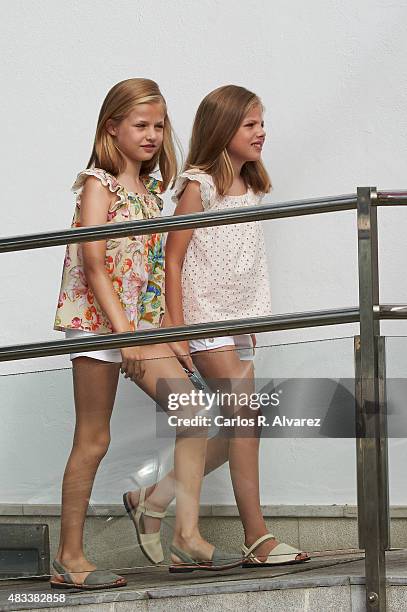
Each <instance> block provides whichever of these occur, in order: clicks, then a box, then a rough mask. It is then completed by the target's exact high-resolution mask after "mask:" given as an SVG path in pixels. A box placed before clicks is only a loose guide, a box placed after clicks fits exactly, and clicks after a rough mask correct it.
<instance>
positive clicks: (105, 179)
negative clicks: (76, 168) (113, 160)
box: [72, 168, 121, 193]
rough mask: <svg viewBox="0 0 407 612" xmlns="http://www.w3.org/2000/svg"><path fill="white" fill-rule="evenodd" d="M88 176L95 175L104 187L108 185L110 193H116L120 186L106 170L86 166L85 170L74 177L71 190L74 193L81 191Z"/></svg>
mask: <svg viewBox="0 0 407 612" xmlns="http://www.w3.org/2000/svg"><path fill="white" fill-rule="evenodd" d="M88 176H95V177H96V178H98V179H99V180H100V181H101V183H102V185H104V187H108V188H109V190H110V191H111V192H112V193H116V191H118V190H119V189H120V188H121V185H120V184H119V183H118V182H117V179H115V177H114V176H112V175H111V174H109V172H106V170H102V168H86V170H82V172H79V174H78V176H77V177H76V181H75V182H74V184H73V185H72V191H74V192H75V193H77V192H80V191H82V188H83V186H84V184H85V181H86V179H87V178H88Z"/></svg>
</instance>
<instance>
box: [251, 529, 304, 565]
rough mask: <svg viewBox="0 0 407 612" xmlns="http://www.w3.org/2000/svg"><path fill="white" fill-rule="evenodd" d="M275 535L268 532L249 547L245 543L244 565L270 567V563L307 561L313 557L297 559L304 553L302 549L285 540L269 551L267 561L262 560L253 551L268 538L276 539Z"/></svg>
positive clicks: (285, 563) (282, 563)
mask: <svg viewBox="0 0 407 612" xmlns="http://www.w3.org/2000/svg"><path fill="white" fill-rule="evenodd" d="M275 539H276V538H275V536H274V535H273V534H272V533H267V534H266V535H264V536H262V537H261V538H259V539H258V540H256V541H255V542H254V544H252V545H251V546H250V547H249V548H248V547H247V546H245V545H244V544H243V546H242V552H243V554H244V556H245V561H244V562H243V564H242V567H251V568H253V567H269V566H270V565H290V564H293V563H305V561H309V560H310V559H311V557H309V556H308V554H307V553H305V554H307V557H306V558H305V559H297V557H298V555H301V554H304V552H303V551H302V550H298V549H297V548H294V547H293V546H289V545H288V544H285V543H284V542H281V543H280V544H277V546H275V547H274V548H273V550H272V551H271V552H270V553H269V555H268V557H267V559H266V560H265V561H260V559H258V558H257V557H256V556H255V555H254V554H253V553H254V552H255V550H256V549H257V548H259V546H260V545H261V544H263V542H268V540H275Z"/></svg>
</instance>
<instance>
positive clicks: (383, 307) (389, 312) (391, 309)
mask: <svg viewBox="0 0 407 612" xmlns="http://www.w3.org/2000/svg"><path fill="white" fill-rule="evenodd" d="M374 311H375V315H376V317H377V318H379V319H407V304H380V306H375V308H374Z"/></svg>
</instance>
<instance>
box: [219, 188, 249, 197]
mask: <svg viewBox="0 0 407 612" xmlns="http://www.w3.org/2000/svg"><path fill="white" fill-rule="evenodd" d="M248 195H249V189H248V190H247V191H246V192H245V193H239V195H232V194H230V193H225V195H223V196H222V198H245V197H246V196H248Z"/></svg>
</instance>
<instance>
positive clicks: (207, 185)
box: [171, 168, 216, 210]
mask: <svg viewBox="0 0 407 612" xmlns="http://www.w3.org/2000/svg"><path fill="white" fill-rule="evenodd" d="M188 181H198V183H199V187H200V191H201V201H202V206H203V209H204V210H207V209H208V208H210V207H211V205H212V203H213V201H214V197H215V193H216V191H215V185H214V182H213V179H212V177H211V176H210V174H205V172H202V171H201V170H196V169H195V168H191V169H190V170H185V172H182V173H181V174H180V175H179V177H178V178H177V180H176V183H175V188H174V189H175V192H174V195H173V196H172V197H171V200H172V201H173V202H175V204H178V200H179V197H180V195H181V194H182V192H183V191H184V189H185V187H186V184H187V182H188Z"/></svg>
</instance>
